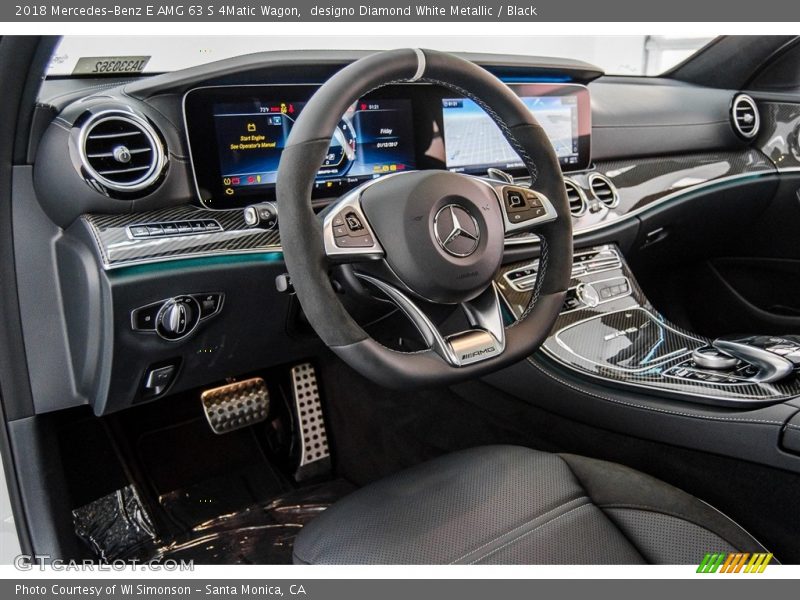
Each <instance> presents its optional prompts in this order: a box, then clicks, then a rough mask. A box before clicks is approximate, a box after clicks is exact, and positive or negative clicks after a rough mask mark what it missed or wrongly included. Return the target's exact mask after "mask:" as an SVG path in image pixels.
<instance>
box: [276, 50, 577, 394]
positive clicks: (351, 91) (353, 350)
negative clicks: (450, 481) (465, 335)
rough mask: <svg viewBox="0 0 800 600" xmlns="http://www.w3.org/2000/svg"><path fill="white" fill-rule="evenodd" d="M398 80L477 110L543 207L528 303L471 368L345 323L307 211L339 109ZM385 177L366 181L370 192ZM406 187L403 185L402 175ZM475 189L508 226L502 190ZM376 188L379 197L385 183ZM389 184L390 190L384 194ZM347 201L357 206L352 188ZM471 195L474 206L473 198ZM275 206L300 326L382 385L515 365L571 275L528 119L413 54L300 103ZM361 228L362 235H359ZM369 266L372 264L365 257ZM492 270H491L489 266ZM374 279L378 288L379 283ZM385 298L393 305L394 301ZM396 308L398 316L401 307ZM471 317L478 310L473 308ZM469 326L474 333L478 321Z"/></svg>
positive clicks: (484, 88) (443, 380)
mask: <svg viewBox="0 0 800 600" xmlns="http://www.w3.org/2000/svg"><path fill="white" fill-rule="evenodd" d="M403 82H426V83H432V84H437V85H441V86H444V87H446V88H449V89H451V90H452V91H454V92H456V93H458V94H460V95H462V96H465V97H468V98H470V99H472V100H473V101H475V102H476V103H478V105H479V106H481V108H483V109H484V111H486V112H487V114H488V115H489V116H490V117H491V118H492V119H493V120H494V121H495V123H497V124H498V126H499V127H500V129H501V131H502V132H503V135H504V136H505V137H506V139H507V140H508V141H509V143H511V145H512V147H514V149H515V150H516V151H517V153H518V154H519V155H520V157H521V158H522V160H523V162H524V164H525V166H526V168H527V169H528V171H529V172H530V174H531V180H532V187H534V186H535V190H536V192H535V193H536V194H537V195H538V197H539V198H540V200H541V202H542V203H544V204H543V205H544V208H545V213H546V214H545V217H546V218H545V217H538V218H537V219H534V220H533V221H535V225H536V226H535V232H536V234H537V235H538V236H539V238H540V240H541V257H540V267H539V270H538V273H537V279H536V283H535V285H534V288H533V293H532V296H531V302H530V303H529V305H528V307H527V309H526V310H525V311H524V312H523V314H522V315H521V317H520V318H519V319H518V320H517V321H516V322H515V323H513V324H512V325H510V326H508V327H503V325H502V323H501V325H500V327H501V329H502V334H501V337H503V338H504V339H503V344H502V348H501V349H500V351H499V352H496V354H491V353H490V356H489V357H488V358H483V357H482V358H481V359H480V360H477V361H475V362H465V363H464V364H454V363H453V362H452V358H451V359H449V360H448V359H447V358H445V359H443V354H442V353H441V352H438V353H437V351H436V349H435V348H431V349H429V350H426V351H420V352H415V353H405V352H399V351H395V350H392V349H390V348H387V347H386V346H384V345H382V344H380V343H378V342H377V341H375V340H374V339H373V338H371V337H370V336H369V335H368V334H367V333H366V332H365V331H364V330H363V329H362V328H361V327H360V326H359V325H358V324H357V323H356V322H355V320H354V319H353V318H352V317H351V316H350V315H349V313H348V312H347V310H346V309H345V308H344V306H343V304H342V303H341V301H340V300H339V298H338V296H337V294H336V292H335V291H334V289H333V286H332V285H331V281H330V277H329V272H330V269H331V266H332V264H333V263H334V262H335V259H336V257H335V256H332V253H331V252H330V251H331V248H332V246H331V237H330V233H329V229H328V228H329V227H330V213H329V214H328V218H326V219H325V220H324V221H323V220H322V219H320V217H319V216H317V215H316V214H315V213H314V211H313V208H312V203H311V193H312V189H313V185H314V180H315V178H316V175H317V172H318V170H319V168H320V166H321V165H322V162H323V158H324V156H325V153H326V152H327V150H328V146H329V143H330V139H331V137H332V135H333V133H334V130H335V128H336V126H337V123H338V122H339V119H340V117H341V115H342V114H344V113H345V111H346V110H347V108H348V107H349V106H351V105H352V104H353V103H354V102H356V101H357V100H358V99H359V98H361V97H363V96H365V95H366V94H368V93H369V92H370V91H372V90H374V89H376V88H378V87H381V86H383V85H388V84H393V83H403ZM420 173H425V172H420ZM436 173H447V172H436ZM449 175H452V176H456V175H455V174H449ZM398 177H399V176H398ZM430 177H434V176H433V175H431V176H430ZM461 177H466V176H461ZM386 179H387V177H384V178H380V179H377V180H374V181H375V182H376V183H375V186H376V188H377V186H378V183H379V182H381V181H384V180H386ZM407 179H408V181H411V180H412V178H411V177H408V178H407ZM416 179H417V180H418V183H419V185H423V184H424V183H426V182H425V181H424V180H425V179H428V177H427V176H423V175H420V176H417V177H416ZM398 181H399V179H398ZM459 181H460V180H459ZM442 183H444V184H445V185H451V184H455V183H456V182H455V180H453V179H448V180H447V181H444V180H442ZM483 184H484V185H487V186H488V187H492V186H494V193H495V194H498V195H497V199H498V201H499V204H498V206H499V208H498V210H500V211H501V213H502V214H503V215H504V221H505V225H506V227H508V226H509V225H510V221H509V215H510V213H509V212H508V211H509V208H508V206H507V205H506V204H504V200H503V198H504V197H503V192H502V191H498V190H499V189H500V188H501V187H502V186H500V185H499V184H496V183H495V184H491V183H490V182H483ZM383 185H384V187H385V188H386V189H389V187H388V184H383ZM398 185H399V184H397V183H395V184H394V187H395V188H396V187H398ZM364 187H366V186H364ZM465 190H466V192H465V194H464V197H465V198H464V199H465V202H466V201H467V200H469V201H474V202H473V203H474V204H475V203H476V204H475V205H476V206H480V207H481V208H483V209H484V210H486V203H485V197H484V194H483V193H482V192H480V191H479V190H478V188H477V187H474V186H473V187H469V188H465ZM356 194H357V198H358V199H359V200H360V199H361V195H360V194H361V190H359V191H357V192H356ZM486 194H488V192H486ZM352 196H353V193H352V192H351V193H350V194H349V195H346V196H345V197H343V199H341V200H340V202H339V203H337V206H339V205H340V203H341V202H342V201H343V200H346V199H348V198H351V197H352ZM467 196H469V198H466V197H467ZM477 196H480V198H478V199H476V198H477ZM277 201H278V210H279V212H280V217H281V243H282V246H283V252H284V260H285V262H286V267H287V270H288V272H289V276H290V277H291V280H292V284H293V287H294V289H295V292H296V294H297V298H298V300H299V302H300V304H301V306H302V308H303V310H304V312H305V314H306V317H307V318H308V321H309V323H310V324H311V326H312V327H313V328H314V329H315V331H316V332H317V333H318V335H319V336H320V338H321V339H322V340H323V342H324V343H325V344H326V345H327V346H328V347H329V348H330V349H331V350H333V351H334V352H335V353H336V354H337V355H338V356H339V357H340V358H341V359H343V360H344V361H345V362H347V363H348V364H350V365H351V366H352V367H353V368H355V369H356V370H358V371H359V372H361V373H362V374H363V375H365V376H367V377H368V378H370V379H372V380H373V381H376V382H378V383H380V384H382V385H385V386H387V387H406V388H407V387H420V386H428V385H438V384H448V383H454V382H457V381H460V380H464V379H468V378H472V377H475V376H478V375H481V374H484V373H488V372H492V371H496V370H498V369H501V368H503V367H505V366H508V365H509V364H512V363H513V362H517V361H518V360H521V359H523V358H525V357H526V356H529V355H530V354H531V353H533V352H534V351H535V350H536V349H538V348H539V346H540V345H541V344H542V343H543V342H544V340H545V339H546V337H547V335H548V333H549V331H550V329H551V327H552V325H553V323H554V322H555V320H556V318H557V316H558V314H559V312H560V310H561V307H562V305H563V301H564V295H565V293H566V290H567V287H568V284H569V280H570V274H571V269H572V222H571V216H570V212H569V204H568V200H567V197H566V190H565V188H564V183H563V176H562V174H561V168H560V165H559V162H558V159H557V157H556V155H555V151H554V150H553V148H552V145H551V144H550V141H549V139H548V138H547V136H546V134H545V133H544V131H543V129H542V128H541V126H540V125H539V124H538V123H537V121H536V119H535V117H534V116H533V115H532V114H531V112H530V111H529V110H528V109H527V108H526V107H525V105H524V104H523V103H522V101H521V100H520V99H519V98H518V97H517V96H516V94H514V92H513V91H511V90H510V89H509V88H508V87H507V86H506V85H505V84H504V83H502V82H501V81H500V80H499V79H497V78H496V77H495V76H493V75H492V74H490V73H489V72H488V71H486V70H485V69H483V68H481V67H479V66H477V65H475V64H474V63H472V62H469V61H466V60H464V59H461V58H459V57H456V56H454V55H451V54H447V53H442V52H437V51H432V50H418V49H413V50H412V49H402V50H392V51H387V52H380V53H377V54H373V55H370V56H367V57H365V58H362V59H361V60H358V61H356V62H354V63H352V64H350V65H349V66H347V67H345V68H344V69H342V70H341V71H339V72H338V73H336V74H335V75H334V76H333V77H331V78H330V79H329V80H328V81H327V82H326V83H325V84H324V85H323V86H321V87H320V88H319V90H317V92H316V93H315V94H314V95H313V96H312V98H311V99H310V100H309V101H308V103H307V104H306V106H305V107H304V109H303V111H302V112H301V114H300V116H299V117H298V119H297V121H296V123H295V124H294V127H293V128H292V131H291V133H290V135H289V139H288V140H287V144H286V147H285V148H284V151H283V154H282V157H281V161H280V165H279V168H278V175H277ZM481 203H483V204H481ZM437 206H438V205H437ZM470 206H471V205H470ZM470 206H468V208H469V207H470ZM359 207H360V205H359ZM433 208H436V207H434V206H432V208H431V210H433ZM492 210H494V209H492ZM547 211H550V212H547ZM359 214H360V216H361V217H362V218H363V217H364V216H365V215H364V213H363V212H362V213H359ZM472 214H475V213H474V211H473V213H472ZM367 225H368V223H367ZM511 226H512V227H513V225H511ZM492 227H495V228H496V225H494V224H492ZM368 230H369V232H370V233H372V230H371V229H369V227H368ZM326 236H327V237H326ZM379 242H380V240H379V239H377V238H376V239H375V243H374V246H373V247H377V248H380V244H379ZM396 248H397V247H396ZM492 248H494V246H492ZM382 251H383V250H382V249H381V252H382ZM487 251H488V250H487ZM491 251H492V252H494V251H495V250H494V249H492V250H491ZM363 254H368V253H363ZM370 258H376V256H375V253H373V256H370ZM384 258H386V257H385V256H384ZM490 258H491V257H490ZM332 259H333V260H332ZM384 262H385V261H384ZM488 262H491V260H489V261H488ZM499 266H500V265H499V262H498V264H497V268H499ZM389 271H392V270H391V269H389ZM373 279H376V278H374V277H373ZM377 281H379V282H380V278H377ZM372 283H375V282H374V281H372ZM384 283H385V282H384ZM489 288H491V290H492V292H491V293H493V294H495V302H496V303H497V310H498V311H499V299H497V297H496V292H495V289H494V287H493V284H490V286H489ZM489 288H487V289H489ZM392 290H394V291H395V292H401V294H402V295H404V296H405V297H406V300H411V304H412V306H413V298H412V296H413V294H408V293H406V292H408V290H403V289H402V287H399V286H398V287H395V286H392V287H390V288H389V292H392ZM383 291H386V289H384V290H383ZM487 293H488V292H487ZM481 298H482V299H481ZM487 298H488V296H487V295H486V294H483V293H481V296H480V297H476V298H475V299H470V298H467V301H468V302H482V303H483V304H484V305H485V304H486V302H487V301H488V300H487ZM394 300H395V301H396V302H397V301H398V298H394ZM489 300H491V299H489ZM399 301H400V302H401V308H403V306H402V302H403V299H402V298H400V299H399ZM490 309H491V307H490ZM474 310H475V311H477V312H480V309H479V308H477V309H474ZM465 312H467V313H468V314H469V312H470V311H469V309H467V308H465ZM490 312H491V311H490ZM406 314H408V312H407V311H406ZM487 314H488V313H487ZM478 323H479V325H481V323H482V322H481V320H480V319H478ZM481 328H483V329H490V328H491V326H490V325H487V326H486V327H483V326H482V325H481V326H480V327H477V328H476V331H479V330H480V329H481ZM495 333H496V332H495ZM482 343H483V342H482Z"/></svg>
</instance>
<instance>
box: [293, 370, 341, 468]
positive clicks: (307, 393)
mask: <svg viewBox="0 0 800 600" xmlns="http://www.w3.org/2000/svg"><path fill="white" fill-rule="evenodd" d="M291 379H292V396H293V397H294V403H295V409H296V410H297V419H298V422H299V425H300V427H299V434H300V443H301V448H300V464H299V466H298V467H297V472H296V473H295V479H296V480H297V481H301V480H303V479H308V478H310V477H315V476H318V475H323V474H325V473H327V472H328V471H329V470H330V467H331V454H330V449H329V448H328V432H327V431H326V429H325V421H324V418H323V416H322V402H321V397H320V392H319V385H318V383H317V373H316V371H315V369H314V367H313V366H312V365H311V364H310V363H303V364H300V365H297V366H295V367H292V370H291Z"/></svg>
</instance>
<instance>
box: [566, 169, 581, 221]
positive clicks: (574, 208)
mask: <svg viewBox="0 0 800 600" xmlns="http://www.w3.org/2000/svg"><path fill="white" fill-rule="evenodd" d="M564 187H565V188H567V200H569V212H571V213H572V216H573V217H580V216H581V215H582V214H584V213H585V212H586V208H587V202H586V194H584V193H583V190H582V189H581V188H579V187H578V184H576V183H575V182H574V181H572V180H571V179H566V178H565V179H564Z"/></svg>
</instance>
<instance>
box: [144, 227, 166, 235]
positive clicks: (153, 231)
mask: <svg viewBox="0 0 800 600" xmlns="http://www.w3.org/2000/svg"><path fill="white" fill-rule="evenodd" d="M147 233H148V235H164V228H163V227H161V225H148V226H147Z"/></svg>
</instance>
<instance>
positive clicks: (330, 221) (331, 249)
mask: <svg viewBox="0 0 800 600" xmlns="http://www.w3.org/2000/svg"><path fill="white" fill-rule="evenodd" d="M370 183H372V182H368V183H367V184H365V185H362V186H359V187H357V188H356V189H354V190H352V191H351V192H349V193H347V194H345V195H344V196H342V197H341V198H340V199H339V200H337V201H336V203H335V204H334V205H333V206H331V207H330V208H329V209H328V210H327V211H326V214H325V217H324V218H323V221H322V230H323V240H324V243H325V254H326V255H327V256H328V259H329V260H330V261H331V262H335V263H340V264H341V263H352V262H359V261H365V260H379V259H381V258H383V257H384V256H385V255H386V253H385V252H384V250H383V247H382V246H381V244H380V242H378V239H377V237H375V232H374V231H373V229H372V227H371V226H370V224H369V221H368V220H367V218H366V216H365V215H364V211H363V210H362V208H361V193H362V191H363V190H364V189H365V188H366V187H367V186H368V185H369V184H370Z"/></svg>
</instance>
